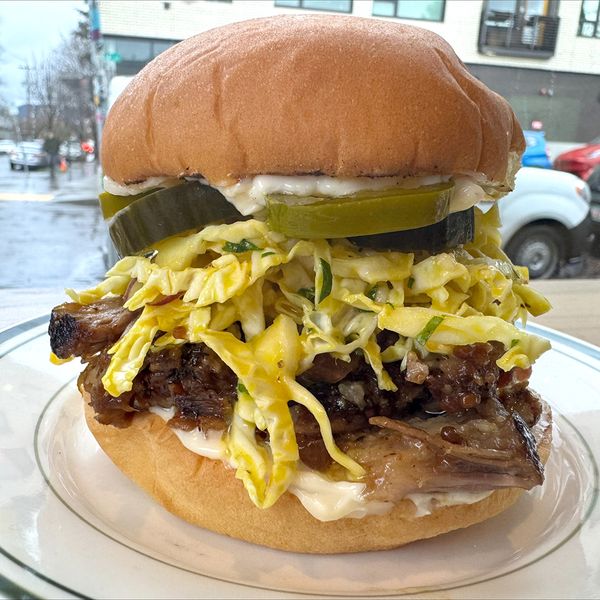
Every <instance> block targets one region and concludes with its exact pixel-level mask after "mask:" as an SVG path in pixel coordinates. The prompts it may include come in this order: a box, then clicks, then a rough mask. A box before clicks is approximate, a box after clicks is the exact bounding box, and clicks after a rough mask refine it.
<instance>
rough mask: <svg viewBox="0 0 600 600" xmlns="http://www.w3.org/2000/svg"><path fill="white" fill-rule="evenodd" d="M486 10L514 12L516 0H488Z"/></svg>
mask: <svg viewBox="0 0 600 600" xmlns="http://www.w3.org/2000/svg"><path fill="white" fill-rule="evenodd" d="M487 8H488V12H499V13H515V12H516V9H517V0H488V3H487Z"/></svg>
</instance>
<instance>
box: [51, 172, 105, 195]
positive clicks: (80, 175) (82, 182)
mask: <svg viewBox="0 0 600 600" xmlns="http://www.w3.org/2000/svg"><path fill="white" fill-rule="evenodd" d="M70 169H72V172H71V174H70V173H69V171H67V173H60V174H59V177H58V189H57V190H56V191H55V195H54V198H53V201H54V202H80V203H95V202H97V201H98V194H99V193H100V192H101V190H102V188H101V174H100V172H99V169H98V165H97V164H96V163H84V164H81V163H76V164H74V165H71V167H70Z"/></svg>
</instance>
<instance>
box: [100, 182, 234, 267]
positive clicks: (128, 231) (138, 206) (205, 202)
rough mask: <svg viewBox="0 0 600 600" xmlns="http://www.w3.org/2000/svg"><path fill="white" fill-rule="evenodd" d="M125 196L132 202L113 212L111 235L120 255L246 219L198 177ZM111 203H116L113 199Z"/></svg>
mask: <svg viewBox="0 0 600 600" xmlns="http://www.w3.org/2000/svg"><path fill="white" fill-rule="evenodd" d="M132 198H133V199H134V200H133V201H131V199H132ZM125 199H126V200H129V201H130V202H129V203H128V204H126V205H125V207H124V208H121V209H120V210H118V211H117V212H115V213H113V215H112V218H111V220H110V222H109V233H110V237H111V239H112V241H113V243H114V245H115V248H116V250H117V252H118V254H119V256H129V255H131V254H137V253H139V252H141V251H142V250H145V249H147V248H148V247H149V246H151V245H152V244H154V243H156V242H159V241H161V240H163V239H165V238H167V237H169V236H171V235H175V234H178V233H181V232H183V231H189V230H192V229H198V228H200V227H203V226H205V225H210V224H215V223H232V222H234V221H241V220H244V219H245V217H244V216H243V215H242V214H241V213H240V212H238V211H237V210H236V208H235V207H234V206H233V204H231V203H229V202H228V201H227V200H226V199H225V198H224V196H223V195H222V194H221V193H220V192H219V191H218V190H216V189H215V188H212V187H210V186H207V185H203V184H201V183H200V182H198V181H188V182H186V183H183V184H181V185H177V186H174V187H169V188H164V189H160V190H154V191H153V192H148V193H144V194H140V195H139V196H137V197H136V196H128V197H127V198H125ZM101 202H102V199H101ZM111 206H112V207H115V206H116V204H115V203H112V201H111ZM107 212H109V211H108V209H107Z"/></svg>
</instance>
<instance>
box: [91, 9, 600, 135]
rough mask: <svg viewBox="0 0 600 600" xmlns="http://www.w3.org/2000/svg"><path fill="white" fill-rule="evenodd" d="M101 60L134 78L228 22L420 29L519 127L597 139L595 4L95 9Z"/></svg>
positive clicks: (598, 25) (599, 44)
mask: <svg viewBox="0 0 600 600" xmlns="http://www.w3.org/2000/svg"><path fill="white" fill-rule="evenodd" d="M99 5H100V15H101V27H102V33H103V36H104V49H105V57H106V59H107V61H108V62H109V65H110V67H111V72H112V73H113V74H116V75H132V74H134V73H137V72H138V71H139V70H140V69H141V68H142V67H143V66H144V65H145V64H147V63H148V62H149V61H150V60H151V59H152V58H153V57H155V56H156V55H157V54H159V53H160V52H162V51H164V50H165V49H166V48H168V47H169V46H171V45H173V44H175V43H177V42H178V41H180V40H182V39H184V38H186V37H189V36H191V35H194V34H196V33H199V32H201V31H204V30H207V29H211V28H213V27H218V26H220V25H224V24H226V23H231V22H233V21H241V20H244V19H250V18H255V17H263V16H268V15H273V14H294V13H295V14H303V13H306V12H323V11H326V12H331V13H336V14H348V15H350V14H351V15H355V16H361V17H367V18H376V19H388V20H394V21H398V22H402V23H410V24H412V25H417V26H419V27H425V28H427V29H430V30H432V31H435V32H436V33H438V34H440V35H441V36H442V37H444V38H445V39H446V40H447V41H448V42H449V43H450V44H451V45H452V46H453V47H454V49H455V50H456V52H457V54H458V55H459V56H460V58H461V59H462V60H463V61H464V62H465V63H466V64H467V65H468V66H469V68H470V70H471V71H472V73H473V74H474V75H475V76H476V77H478V78H479V79H481V80H482V81H483V82H485V83H486V84H487V85H488V86H489V87H491V88H492V89H494V90H495V91H497V92H498V93H500V94H501V95H503V96H504V97H506V98H507V99H508V100H509V102H510V103H511V104H512V105H513V107H514V109H515V111H516V113H517V116H518V117H519V120H520V121H521V124H522V125H523V127H525V128H527V127H529V126H530V124H531V122H532V121H541V122H542V123H543V126H544V128H545V130H546V134H547V137H548V139H550V140H554V141H565V142H586V141H589V140H590V139H591V138H593V137H596V136H598V135H600V0H195V1H194V0H174V1H171V2H159V1H145V0H133V1H119V2H114V1H111V0H105V1H100V2H99Z"/></svg>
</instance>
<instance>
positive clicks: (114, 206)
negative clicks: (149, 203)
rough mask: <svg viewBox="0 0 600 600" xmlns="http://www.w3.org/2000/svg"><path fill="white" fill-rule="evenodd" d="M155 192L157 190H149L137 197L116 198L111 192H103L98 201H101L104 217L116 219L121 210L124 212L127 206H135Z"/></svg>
mask: <svg viewBox="0 0 600 600" xmlns="http://www.w3.org/2000/svg"><path fill="white" fill-rule="evenodd" d="M153 192H156V188H152V189H151V190H147V191H145V192H142V193H141V194H136V195H135V196H116V195H115V194H110V193H109V192H102V193H101V194H100V195H99V196H98V199H99V200H100V210H101V211H102V216H103V217H104V218H105V219H110V218H112V217H114V216H115V215H116V214H117V213H118V212H119V211H120V210H123V209H124V208H125V207H126V206H129V205H130V204H133V203H134V202H135V201H136V200H139V199H140V198H143V197H144V196H147V195H148V194H152V193H153Z"/></svg>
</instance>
